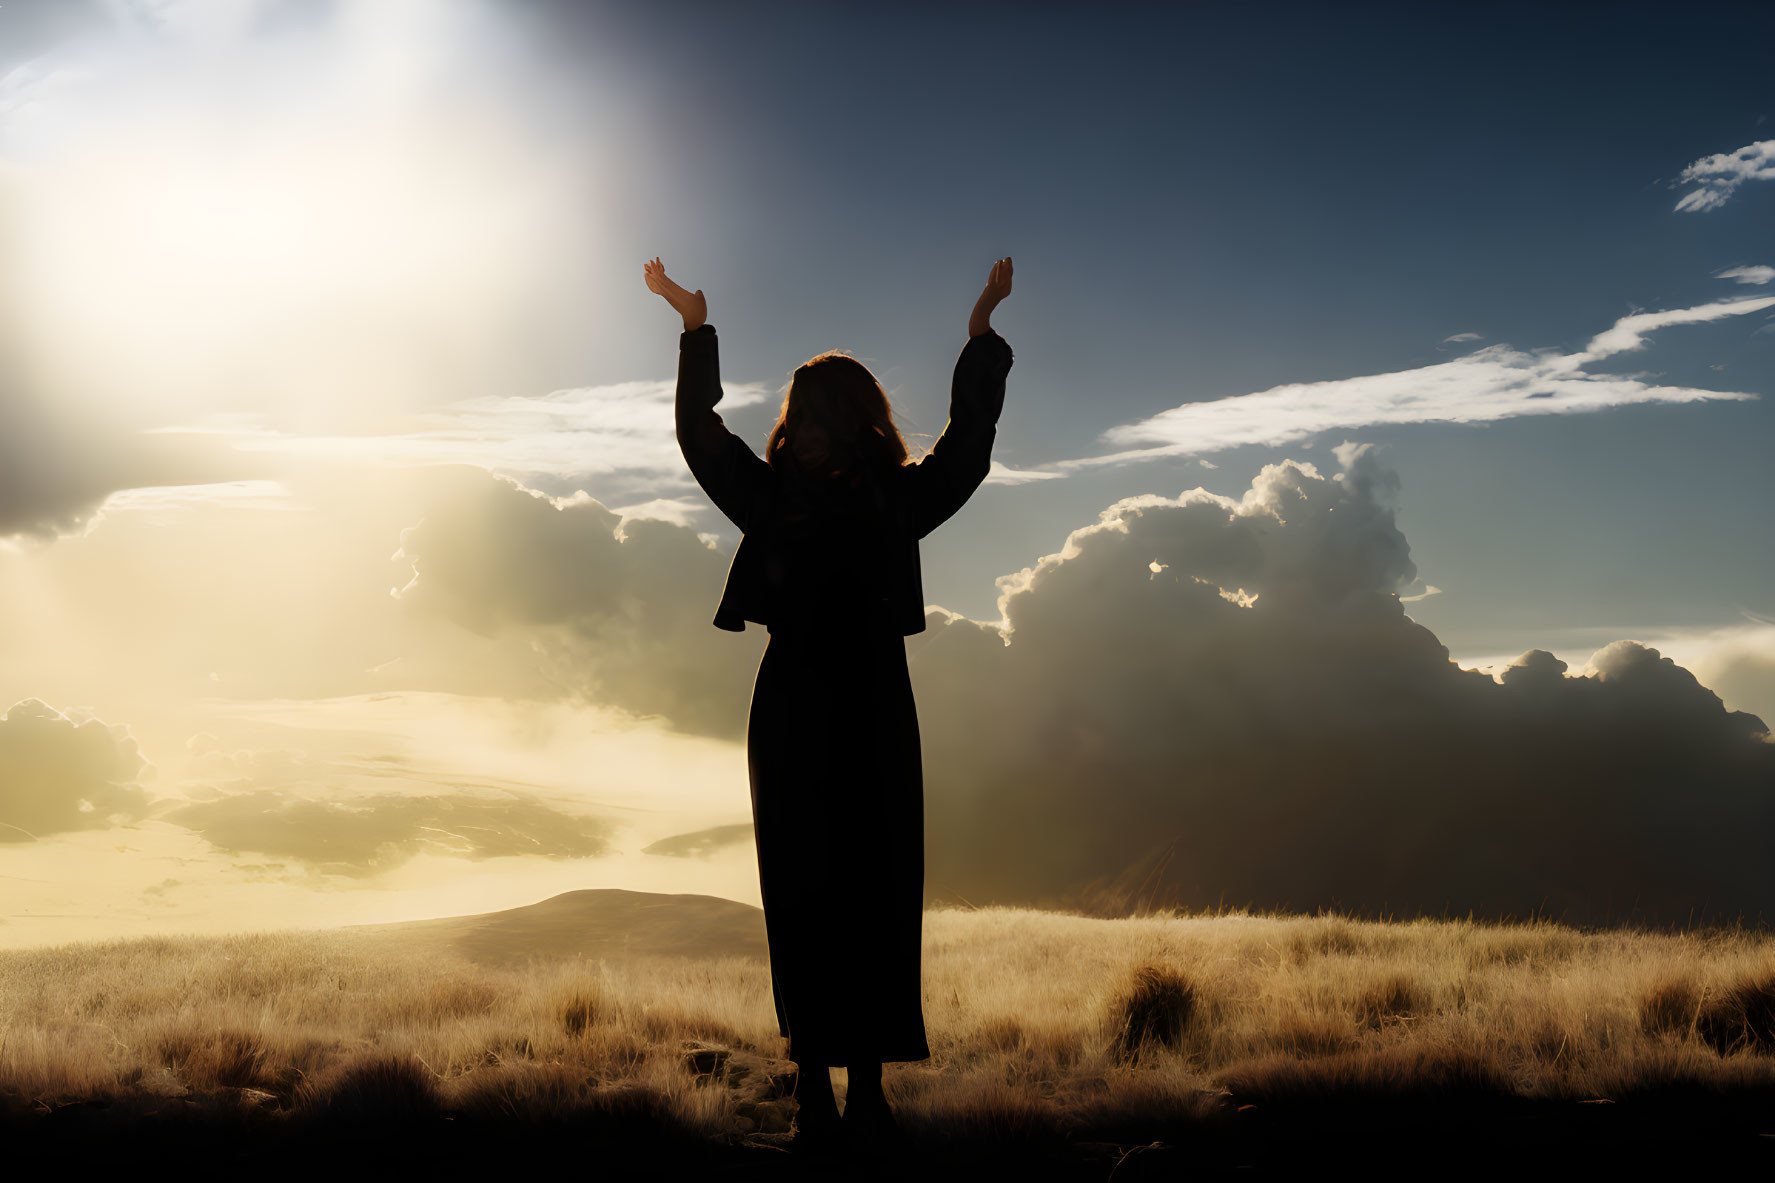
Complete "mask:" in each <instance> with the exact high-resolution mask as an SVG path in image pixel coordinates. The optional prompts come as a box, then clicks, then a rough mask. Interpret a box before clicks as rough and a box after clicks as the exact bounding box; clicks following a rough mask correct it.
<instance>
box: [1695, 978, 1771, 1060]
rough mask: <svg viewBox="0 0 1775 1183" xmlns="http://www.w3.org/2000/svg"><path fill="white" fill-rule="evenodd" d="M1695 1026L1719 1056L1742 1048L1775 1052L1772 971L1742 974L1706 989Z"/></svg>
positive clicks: (1764, 1052) (1765, 1052)
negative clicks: (1713, 987)
mask: <svg viewBox="0 0 1775 1183" xmlns="http://www.w3.org/2000/svg"><path fill="white" fill-rule="evenodd" d="M1695 1030H1696V1033H1697V1034H1699V1035H1700V1036H1701V1038H1702V1039H1704V1040H1706V1041H1707V1042H1708V1044H1710V1045H1711V1046H1712V1047H1713V1049H1714V1050H1715V1051H1717V1052H1719V1053H1720V1055H1722V1056H1723V1055H1726V1054H1728V1053H1730V1052H1734V1051H1737V1050H1739V1049H1741V1048H1742V1049H1747V1050H1749V1051H1753V1052H1761V1053H1763V1054H1765V1055H1766V1054H1769V1053H1772V1052H1775V973H1768V972H1765V973H1762V974H1760V975H1756V974H1745V975H1742V976H1740V977H1739V978H1737V979H1735V980H1733V981H1730V982H1727V983H1726V984H1725V985H1723V986H1720V987H1718V988H1717V989H1714V990H1709V991H1708V992H1707V997H1706V999H1705V1000H1704V1001H1703V1002H1702V1004H1701V1007H1700V1013H1699V1014H1698V1015H1697V1016H1696V1019H1695Z"/></svg>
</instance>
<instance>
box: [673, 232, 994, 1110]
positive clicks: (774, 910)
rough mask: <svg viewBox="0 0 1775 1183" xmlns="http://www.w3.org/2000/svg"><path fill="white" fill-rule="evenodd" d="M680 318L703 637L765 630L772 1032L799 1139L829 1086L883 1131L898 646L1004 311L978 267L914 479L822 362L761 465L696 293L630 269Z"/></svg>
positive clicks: (903, 815)
mask: <svg viewBox="0 0 1775 1183" xmlns="http://www.w3.org/2000/svg"><path fill="white" fill-rule="evenodd" d="M644 270H645V274H646V279H647V286H648V287H649V288H650V289H651V290H653V291H655V292H657V293H659V294H660V295H661V296H664V297H665V299H666V301H667V302H668V303H669V304H671V306H672V307H673V308H674V309H676V310H677V311H678V312H679V314H680V315H682V316H683V318H684V333H683V335H682V336H681V337H680V338H679V340H678V392H677V421H678V444H679V447H680V448H681V449H682V450H683V452H684V459H685V461H686V462H687V463H688V464H689V465H690V471H691V474H692V475H693V476H695V477H696V479H697V482H698V483H699V484H700V485H702V487H703V490H704V491H705V492H706V493H708V495H709V499H710V500H711V501H713V502H714V503H715V505H716V506H717V508H719V509H720V510H721V512H722V513H724V514H726V515H727V517H728V518H729V519H731V520H732V522H733V524H734V525H735V526H737V527H739V529H740V531H741V534H742V535H743V536H742V538H741V540H740V545H739V548H738V550H737V551H735V553H734V558H733V563H732V566H731V567H730V568H729V570H728V573H727V582H726V586H725V588H724V589H723V591H722V594H721V601H720V604H719V606H718V607H717V609H716V612H715V625H716V627H718V628H723V629H728V630H730V631H734V632H739V631H743V630H744V629H745V627H746V621H753V622H755V623H758V624H762V625H764V626H765V627H766V628H767V629H768V630H769V632H770V638H769V640H768V642H767V643H766V645H765V650H764V656H763V659H762V660H761V661H760V662H759V665H758V675H757V680H756V682H755V684H754V686H753V689H752V707H751V714H750V718H749V719H748V721H747V727H746V758H747V766H748V771H749V775H750V779H751V787H752V818H753V822H754V828H755V830H756V834H757V840H758V875H759V880H760V886H761V888H762V894H763V900H764V919H765V929H766V933H767V936H768V940H769V945H770V968H771V989H772V993H773V994H774V996H775V1000H776V1012H777V1026H778V1031H779V1033H780V1034H781V1035H784V1036H786V1037H787V1038H788V1040H789V1058H790V1059H792V1060H794V1061H795V1063H796V1064H797V1065H798V1067H799V1068H800V1069H801V1071H800V1077H801V1084H800V1085H799V1087H798V1089H797V1092H798V1099H799V1102H800V1107H799V1108H800V1111H799V1114H798V1123H799V1125H800V1128H801V1131H802V1134H803V1135H806V1136H808V1137H810V1138H812V1139H814V1140H816V1141H824V1140H827V1139H829V1138H831V1137H832V1136H833V1135H835V1134H837V1132H838V1130H839V1128H840V1127H839V1115H838V1107H837V1103H836V1101H835V1100H834V1098H833V1095H832V1080H831V1077H830V1075H829V1074H828V1072H827V1068H828V1067H831V1066H836V1065H843V1066H845V1067H846V1068H847V1069H848V1070H849V1074H850V1089H849V1092H848V1094H847V1098H846V1102H845V1114H844V1120H843V1124H844V1126H846V1127H850V1128H851V1129H852V1130H854V1131H857V1132H860V1133H864V1134H872V1135H878V1136H891V1135H892V1134H893V1133H895V1132H896V1131H895V1128H894V1123H893V1117H892V1114H891V1113H890V1111H889V1108H888V1104H887V1098H886V1096H885V1095H884V1094H883V1092H882V1088H881V1066H882V1063H883V1062H884V1061H904V1060H923V1059H926V1058H928V1057H929V1056H930V1048H929V1046H928V1045H927V1044H926V1042H925V1030H924V1010H923V1003H922V998H921V993H920V982H919V969H920V965H919V959H920V938H921V928H922V924H923V917H924V778H923V767H922V764H921V761H920V753H919V735H918V715H917V712H916V709H915V707H914V704H913V698H912V683H911V680H910V678H909V676H908V673H907V668H906V644H905V640H904V638H905V637H906V635H907V634H910V633H917V632H921V631H923V629H924V589H923V586H922V584H921V580H920V572H919V564H918V541H919V539H921V538H923V537H924V536H925V535H926V534H929V533H930V532H931V531H932V530H934V529H936V528H937V526H939V525H941V524H942V523H943V522H944V521H945V520H946V519H948V518H949V516H950V515H952V514H953V513H955V511H956V510H958V509H960V508H961V506H962V503H963V502H965V501H966V500H967V499H968V497H969V496H970V495H971V494H972V493H973V491H974V490H975V489H976V488H978V487H979V485H980V482H981V481H983V480H984V479H985V478H986V473H987V469H988V468H989V467H990V464H991V452H992V442H993V438H994V436H995V435H996V434H997V423H998V416H999V412H1000V410H1001V409H1002V408H1003V406H1004V397H1005V375H1006V374H1007V373H1008V372H1009V371H1010V368H1011V360H1012V355H1011V347H1010V346H1009V345H1008V344H1006V343H1005V340H1004V338H1003V337H1000V336H999V335H998V334H997V333H996V332H994V331H993V330H992V327H991V323H990V322H991V316H992V310H993V309H994V308H995V307H997V306H998V303H999V301H1001V300H1003V299H1004V298H1005V297H1006V296H1008V295H1009V294H1010V292H1011V260H1010V259H1008V258H1006V259H1000V260H999V261H998V262H996V263H994V264H993V265H992V272H991V274H990V276H989V277H988V278H987V281H986V288H985V290H984V291H983V292H981V294H980V299H979V301H978V302H977V303H976V304H975V305H974V311H973V315H972V316H971V317H970V318H969V321H968V338H969V339H968V343H967V345H966V346H965V347H964V348H963V349H962V351H961V357H960V358H959V359H958V360H957V361H956V364H955V374H954V383H953V386H952V388H951V393H950V404H949V423H948V425H947V426H946V427H945V428H944V430H943V434H942V436H941V437H940V438H939V439H938V440H937V442H936V443H935V444H934V445H933V446H932V448H931V450H930V454H929V455H927V456H925V457H923V458H922V459H920V460H919V461H917V462H913V461H911V460H910V459H909V457H908V456H907V452H906V444H905V442H904V441H903V440H902V439H901V438H900V433H899V431H898V430H896V429H895V427H894V423H893V418H892V411H891V408H890V407H889V405H888V399H887V395H886V393H885V392H883V390H882V388H881V384H880V383H879V382H877V381H876V380H875V376H874V375H872V374H871V373H870V372H869V370H868V369H867V368H866V367H864V366H863V365H862V364H861V363H860V362H858V361H856V360H855V359H854V358H851V357H848V356H846V355H844V354H842V353H836V352H828V353H822V354H820V355H819V356H817V357H814V358H812V359H810V360H809V361H808V362H807V363H806V364H804V365H802V366H800V367H798V368H797V369H796V370H795V373H794V377H793V379H792V380H791V382H790V385H789V390H788V393H787V395H786V396H785V397H784V399H783V406H782V411H781V413H780V414H779V415H778V417H777V422H776V425H775V426H774V427H773V428H772V429H771V432H770V438H769V439H768V441H766V444H765V458H764V459H762V460H761V459H759V458H758V456H756V455H755V454H754V453H753V452H752V449H751V448H749V447H747V446H746V444H745V442H744V441H743V440H741V439H739V438H738V437H737V436H735V435H733V434H732V433H731V432H729V431H728V430H727V428H726V427H725V426H724V425H723V424H722V422H721V416H720V415H718V414H716V412H715V404H716V403H718V402H720V401H721V378H720V369H719V365H718V363H717V354H716V342H715V327H714V326H713V325H711V324H709V323H707V318H708V304H707V302H706V301H705V300H704V298H703V293H702V292H701V291H696V292H689V291H686V290H685V289H684V288H682V287H680V286H679V285H678V284H676V283H673V282H672V281H671V280H670V279H667V278H666V273H665V267H664V265H663V264H661V262H660V261H659V260H658V259H655V260H653V261H652V262H651V263H648V264H646V266H645V268H644Z"/></svg>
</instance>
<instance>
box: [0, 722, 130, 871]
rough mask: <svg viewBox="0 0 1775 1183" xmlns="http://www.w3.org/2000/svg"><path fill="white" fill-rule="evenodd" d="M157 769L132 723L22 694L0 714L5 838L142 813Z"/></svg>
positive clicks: (1, 832)
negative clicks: (144, 783)
mask: <svg viewBox="0 0 1775 1183" xmlns="http://www.w3.org/2000/svg"><path fill="white" fill-rule="evenodd" d="M150 772H151V769H150V768H149V765H148V762H147V761H146V760H145V759H143V757H142V754H141V751H140V749H139V747H138V746H137V744H136V741H135V739H134V738H133V737H132V736H131V735H130V730H129V728H128V727H126V726H124V725H122V724H110V723H105V722H104V721H103V720H101V719H99V718H97V717H96V716H94V715H93V714H92V713H91V712H90V711H84V710H78V709H71V710H68V711H59V710H57V709H56V708H54V707H52V706H50V705H49V704H48V703H46V702H44V701H42V700H41V699H36V698H27V699H24V700H23V701H21V702H16V703H14V704H13V705H12V706H11V707H9V708H8V709H7V711H6V713H5V714H3V715H0V843H13V842H31V841H34V840H36V839H38V838H42V837H45V836H47V835H50V834H57V833H65V832H68V831H72V830H99V829H105V828H106V827H108V826H112V825H115V824H117V822H118V820H119V819H121V818H125V817H137V816H140V815H141V814H142V812H143V811H144V809H145V808H146V805H147V794H146V793H145V792H144V791H143V789H142V787H141V785H140V781H141V780H142V779H143V777H144V776H145V775H146V774H148V773H150Z"/></svg>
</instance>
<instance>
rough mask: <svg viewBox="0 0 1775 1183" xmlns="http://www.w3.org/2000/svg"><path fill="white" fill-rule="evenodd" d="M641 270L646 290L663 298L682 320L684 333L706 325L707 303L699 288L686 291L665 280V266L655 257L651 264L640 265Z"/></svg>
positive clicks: (707, 318) (707, 316) (707, 317)
mask: <svg viewBox="0 0 1775 1183" xmlns="http://www.w3.org/2000/svg"><path fill="white" fill-rule="evenodd" d="M641 270H642V273H643V278H645V279H646V280H647V290H648V291H650V292H657V293H659V294H660V295H661V296H664V297H665V300H666V303H668V304H670V305H671V306H672V307H673V308H674V309H675V310H676V311H677V313H678V315H680V316H682V317H683V318H684V331H685V332H687V333H688V332H690V331H691V330H692V329H700V328H702V327H703V325H704V324H706V323H708V320H709V302H708V301H707V300H705V299H704V298H703V290H702V289H701V288H698V289H697V290H696V291H694V292H690V291H686V290H684V288H683V287H682V286H681V285H679V284H676V283H673V282H672V281H671V280H670V279H667V278H666V265H665V264H664V263H662V262H660V261H659V257H658V256H657V255H656V256H655V257H654V260H653V262H651V263H643V264H641Z"/></svg>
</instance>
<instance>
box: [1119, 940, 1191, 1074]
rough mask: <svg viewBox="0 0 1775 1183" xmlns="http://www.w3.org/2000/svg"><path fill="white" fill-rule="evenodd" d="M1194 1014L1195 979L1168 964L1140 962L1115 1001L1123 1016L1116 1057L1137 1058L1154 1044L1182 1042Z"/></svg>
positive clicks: (1170, 1044) (1168, 1044) (1177, 1044)
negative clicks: (1187, 976)
mask: <svg viewBox="0 0 1775 1183" xmlns="http://www.w3.org/2000/svg"><path fill="white" fill-rule="evenodd" d="M1195 1014H1196V986H1195V983H1194V982H1192V981H1190V979H1188V978H1186V977H1184V976H1183V974H1181V973H1179V972H1178V971H1176V970H1175V969H1172V968H1171V967H1170V966H1168V965H1154V964H1149V965H1143V966H1141V967H1140V968H1138V969H1136V970H1135V971H1134V974H1133V977H1132V979H1131V980H1130V981H1129V983H1128V986H1127V988H1126V989H1125V990H1124V991H1123V992H1122V995H1121V997H1120V998H1119V999H1118V1000H1117V1002H1116V1015H1117V1017H1118V1018H1119V1019H1120V1020H1121V1021H1120V1023H1119V1024H1118V1030H1117V1032H1116V1040H1115V1055H1116V1059H1117V1060H1120V1061H1129V1060H1137V1059H1139V1058H1141V1057H1142V1056H1143V1055H1144V1054H1146V1053H1148V1052H1150V1051H1151V1050H1153V1049H1155V1048H1159V1047H1165V1048H1177V1047H1179V1046H1181V1045H1182V1043H1183V1035H1184V1032H1185V1031H1186V1030H1187V1029H1188V1028H1189V1025H1190V1020H1191V1019H1192V1018H1194V1017H1195Z"/></svg>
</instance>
